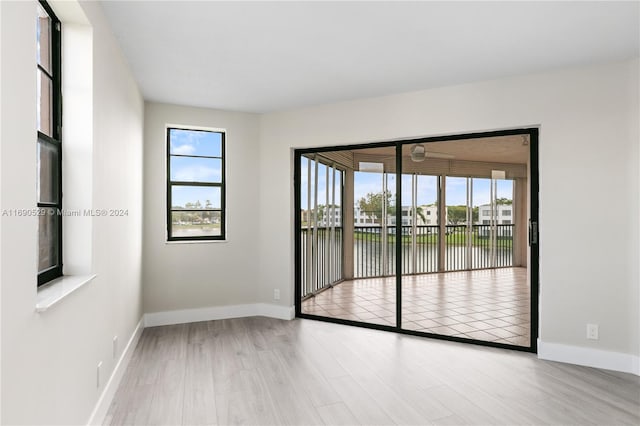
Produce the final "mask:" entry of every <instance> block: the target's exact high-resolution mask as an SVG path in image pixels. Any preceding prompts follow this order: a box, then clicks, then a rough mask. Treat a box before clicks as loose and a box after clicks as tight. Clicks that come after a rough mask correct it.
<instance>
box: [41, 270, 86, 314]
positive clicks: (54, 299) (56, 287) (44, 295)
mask: <svg viewBox="0 0 640 426" xmlns="http://www.w3.org/2000/svg"><path fill="white" fill-rule="evenodd" d="M95 277H96V274H91V275H66V276H62V277H60V278H57V279H55V280H53V281H51V283H49V284H47V285H46V286H44V287H42V288H41V289H38V290H37V295H36V312H40V313H41V312H45V311H46V310H47V309H49V308H51V307H52V306H53V305H55V304H56V303H58V302H60V301H61V300H62V299H64V298H65V297H67V296H68V295H70V294H71V293H73V292H74V291H76V290H77V289H79V288H80V287H82V286H84V285H85V284H87V283H89V282H90V281H91V280H93V279H94V278H95Z"/></svg>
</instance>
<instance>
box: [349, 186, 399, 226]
mask: <svg viewBox="0 0 640 426" xmlns="http://www.w3.org/2000/svg"><path fill="white" fill-rule="evenodd" d="M385 203H386V207H387V214H390V215H393V214H395V208H394V207H392V206H391V193H390V192H389V191H386V193H384V194H383V193H382V192H369V193H368V194H367V195H365V196H364V197H362V198H360V200H359V201H358V207H360V211H361V212H363V213H364V214H366V215H368V216H369V217H373V218H374V219H376V220H380V219H382V210H383V207H384V205H385Z"/></svg>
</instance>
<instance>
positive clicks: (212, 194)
mask: <svg viewBox="0 0 640 426" xmlns="http://www.w3.org/2000/svg"><path fill="white" fill-rule="evenodd" d="M169 136H170V137H169V141H170V147H169V153H170V154H171V156H170V162H171V163H170V172H171V180H173V181H182V182H208V183H221V182H222V159H221V157H222V134H221V133H217V132H206V131H197V130H180V129H171V130H169ZM203 157H218V158H203ZM207 200H209V201H210V203H211V206H212V208H220V206H221V191H220V188H219V187H203V186H173V187H172V190H171V204H172V206H182V207H184V206H185V204H186V203H188V202H191V203H195V202H196V201H200V204H201V205H202V207H203V208H204V206H205V205H206V203H207Z"/></svg>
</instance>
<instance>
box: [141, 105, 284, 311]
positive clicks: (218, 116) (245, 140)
mask: <svg viewBox="0 0 640 426" xmlns="http://www.w3.org/2000/svg"><path fill="white" fill-rule="evenodd" d="M167 124H174V125H176V124H177V125H184V126H200V127H209V128H218V129H225V130H226V146H225V150H226V153H225V154H226V168H227V170H226V191H227V196H226V204H227V241H225V242H204V243H178V242H171V243H167V242H166V191H167V187H166V168H165V167H166V166H165V164H166V158H165V157H166V133H165V126H166V125H167ZM258 134H259V131H258V116H257V115H255V114H246V113H234V112H225V111H216V110H210V109H201V108H189V107H182V106H176V105H166V104H157V103H147V104H146V106H145V138H144V139H145V143H144V158H145V171H144V187H145V193H144V249H143V253H144V310H145V312H148V313H154V312H155V313H157V312H166V311H175V310H183V309H193V308H204V307H215V306H224V305H242V304H252V303H256V302H258V301H259V296H258V294H257V288H258V282H259V279H258V257H259V253H258V237H259V236H258V221H259V216H260V215H262V214H263V212H262V211H261V210H260V209H259V208H258V207H259V206H258V203H257V199H258V186H259V185H258V178H259V175H258V151H259V145H258ZM270 208H273V206H271V207H270ZM280 238H281V237H280V236H277V239H278V240H279V239H280Z"/></svg>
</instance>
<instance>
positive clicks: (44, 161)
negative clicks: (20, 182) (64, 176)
mask: <svg viewBox="0 0 640 426" xmlns="http://www.w3.org/2000/svg"><path fill="white" fill-rule="evenodd" d="M58 155H59V154H58V149H57V147H56V146H55V145H52V144H50V143H47V142H43V141H38V180H37V182H36V184H37V188H38V201H39V202H41V203H57V202H58V201H59V194H58V187H59V184H58V176H59V170H58V166H59V164H60V163H59V160H58Z"/></svg>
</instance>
